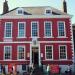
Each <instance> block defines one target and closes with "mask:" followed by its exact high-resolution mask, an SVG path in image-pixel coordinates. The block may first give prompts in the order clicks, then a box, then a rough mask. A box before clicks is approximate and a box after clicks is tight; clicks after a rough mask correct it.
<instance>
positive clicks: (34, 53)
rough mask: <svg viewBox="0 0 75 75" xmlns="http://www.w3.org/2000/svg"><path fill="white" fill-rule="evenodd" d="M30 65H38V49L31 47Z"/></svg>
mask: <svg viewBox="0 0 75 75" xmlns="http://www.w3.org/2000/svg"><path fill="white" fill-rule="evenodd" d="M32 63H33V64H34V65H38V64H39V54H38V47H32Z"/></svg>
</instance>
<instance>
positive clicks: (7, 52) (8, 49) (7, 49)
mask: <svg viewBox="0 0 75 75" xmlns="http://www.w3.org/2000/svg"><path fill="white" fill-rule="evenodd" d="M4 53H5V54H4V57H5V59H11V47H10V46H5V52H4Z"/></svg>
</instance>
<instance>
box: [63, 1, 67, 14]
mask: <svg viewBox="0 0 75 75" xmlns="http://www.w3.org/2000/svg"><path fill="white" fill-rule="evenodd" d="M63 11H64V12H65V13H67V3H66V0H64V1H63Z"/></svg>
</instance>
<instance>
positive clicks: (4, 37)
mask: <svg viewBox="0 0 75 75" xmlns="http://www.w3.org/2000/svg"><path fill="white" fill-rule="evenodd" d="M7 23H11V37H6V24H7ZM12 25H13V23H12V22H5V28H4V38H12V30H13V29H12V28H13V27H12Z"/></svg>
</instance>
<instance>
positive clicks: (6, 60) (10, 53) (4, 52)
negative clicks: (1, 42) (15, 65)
mask: <svg viewBox="0 0 75 75" xmlns="http://www.w3.org/2000/svg"><path fill="white" fill-rule="evenodd" d="M5 47H10V49H11V50H10V51H11V53H10V59H5ZM11 59H12V46H4V60H6V61H8V60H9V61H10V60H11Z"/></svg>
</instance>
